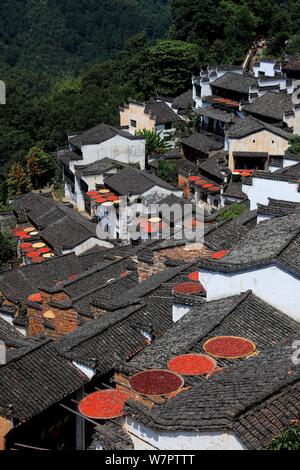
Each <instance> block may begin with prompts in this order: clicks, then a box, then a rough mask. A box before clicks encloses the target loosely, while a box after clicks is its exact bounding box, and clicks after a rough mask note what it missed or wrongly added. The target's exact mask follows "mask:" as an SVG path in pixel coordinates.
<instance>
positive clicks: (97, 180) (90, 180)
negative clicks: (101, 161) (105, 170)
mask: <svg viewBox="0 0 300 470" xmlns="http://www.w3.org/2000/svg"><path fill="white" fill-rule="evenodd" d="M112 174H113V173H112ZM82 179H83V181H84V182H85V183H86V184H87V185H88V187H89V191H91V190H94V189H96V184H99V185H100V184H103V183H104V177H103V174H102V175H92V176H83V177H82Z"/></svg>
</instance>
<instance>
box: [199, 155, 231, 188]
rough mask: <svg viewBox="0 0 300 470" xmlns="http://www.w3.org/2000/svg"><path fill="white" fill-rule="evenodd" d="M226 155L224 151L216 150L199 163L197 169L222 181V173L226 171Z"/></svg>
mask: <svg viewBox="0 0 300 470" xmlns="http://www.w3.org/2000/svg"><path fill="white" fill-rule="evenodd" d="M226 155H227V153H226V152H217V153H216V154H214V155H211V156H210V157H209V158H207V159H206V160H205V161H204V162H202V163H200V165H199V169H200V171H201V173H202V174H207V175H209V176H211V177H213V178H217V179H219V180H221V181H223V180H224V173H227V160H226ZM203 172H204V173H203Z"/></svg>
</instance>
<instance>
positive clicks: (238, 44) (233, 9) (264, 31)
mask: <svg viewBox="0 0 300 470" xmlns="http://www.w3.org/2000/svg"><path fill="white" fill-rule="evenodd" d="M171 9H172V15H173V26H172V36H173V37H174V38H176V39H181V40H184V41H192V42H197V43H198V44H199V47H200V48H201V54H202V60H203V61H204V62H224V63H235V62H239V61H241V60H242V59H243V58H244V54H245V52H246V50H247V49H248V48H249V46H250V45H251V43H252V41H253V40H254V39H255V38H256V37H257V36H259V35H263V36H265V37H266V38H267V39H268V41H269V49H268V53H269V54H271V55H276V56H278V55H280V54H282V53H283V52H290V53H294V52H295V51H298V50H299V49H300V1H299V0H240V1H239V0H171ZM287 40H289V42H288V43H286V41H287Z"/></svg>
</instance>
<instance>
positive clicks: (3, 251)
mask: <svg viewBox="0 0 300 470" xmlns="http://www.w3.org/2000/svg"><path fill="white" fill-rule="evenodd" d="M15 252H16V246H15V243H14V241H13V240H12V237H11V235H10V234H9V233H6V232H4V233H3V232H0V266H1V265H2V264H4V263H6V262H7V261H8V260H10V259H12V258H13V257H14V255H15Z"/></svg>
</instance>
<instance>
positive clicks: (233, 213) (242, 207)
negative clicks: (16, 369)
mask: <svg viewBox="0 0 300 470" xmlns="http://www.w3.org/2000/svg"><path fill="white" fill-rule="evenodd" d="M246 210H247V205H246V204H239V203H235V204H230V206H229V207H224V208H222V209H221V210H220V212H219V214H218V217H217V219H218V221H221V220H228V219H235V218H236V217H238V216H239V215H242V214H243V213H244V212H245V211H246Z"/></svg>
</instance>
